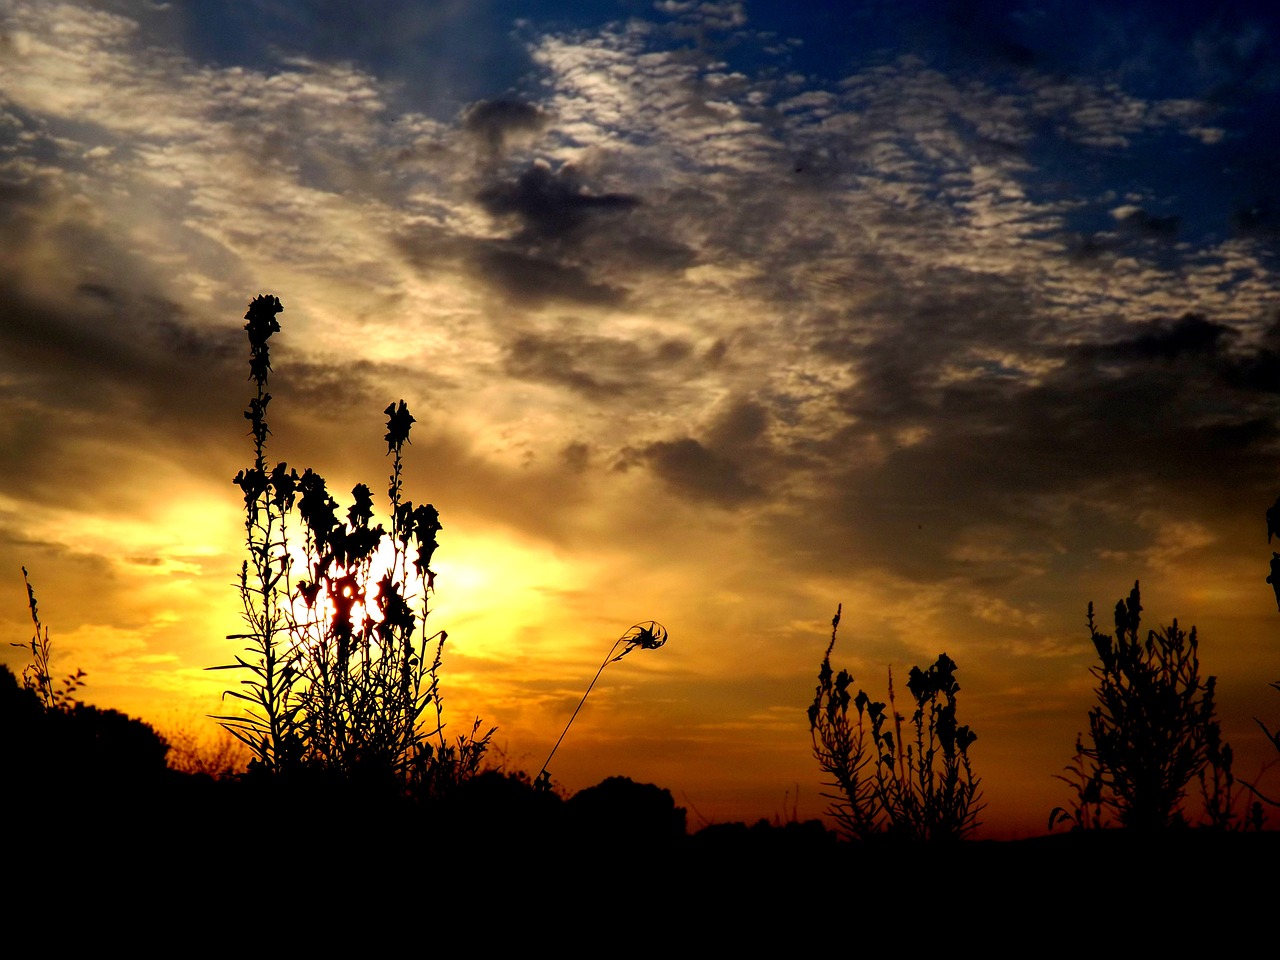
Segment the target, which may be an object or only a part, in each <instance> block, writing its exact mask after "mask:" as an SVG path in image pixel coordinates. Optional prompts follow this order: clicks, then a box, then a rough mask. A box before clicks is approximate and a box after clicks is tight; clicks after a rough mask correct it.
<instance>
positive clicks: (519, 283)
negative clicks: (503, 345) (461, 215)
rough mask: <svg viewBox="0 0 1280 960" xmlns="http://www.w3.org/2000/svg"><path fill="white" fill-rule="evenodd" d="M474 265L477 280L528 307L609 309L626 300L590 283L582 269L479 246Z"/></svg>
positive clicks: (617, 292) (614, 290) (618, 291)
mask: <svg viewBox="0 0 1280 960" xmlns="http://www.w3.org/2000/svg"><path fill="white" fill-rule="evenodd" d="M473 263H474V267H475V268H476V270H477V272H478V273H479V274H480V276H481V277H482V278H484V279H486V280H488V281H490V282H491V283H493V285H494V286H496V287H497V288H498V290H500V291H501V292H502V293H503V294H504V295H505V296H506V297H507V298H508V299H510V300H513V301H516V302H519V303H523V304H526V305H528V306H539V305H541V304H544V303H547V302H549V301H566V302H569V303H579V304H585V305H592V306H604V307H608V306H616V305H618V304H620V303H622V301H623V300H624V299H625V298H626V294H625V292H624V291H623V290H621V289H619V288H617V287H612V286H609V285H608V284H604V283H594V282H592V280H591V279H590V277H589V275H588V274H587V271H586V270H585V269H583V268H582V267H579V266H574V265H565V264H560V263H556V262H555V261H553V260H548V259H545V258H542V257H536V256H530V255H527V254H524V253H520V252H518V251H515V250H510V249H501V248H498V247H494V246H481V247H478V248H477V256H476V258H475V260H474V262H473Z"/></svg>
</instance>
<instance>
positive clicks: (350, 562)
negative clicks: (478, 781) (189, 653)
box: [211, 296, 494, 793]
mask: <svg viewBox="0 0 1280 960" xmlns="http://www.w3.org/2000/svg"><path fill="white" fill-rule="evenodd" d="M282 309H283V308H282V306H281V304H280V301H279V300H278V299H276V298H275V297H272V296H260V297H257V298H255V299H254V300H253V302H252V303H251V304H250V305H249V310H248V312H247V313H246V314H245V320H246V323H245V331H246V333H247V334H248V337H249V345H250V362H249V369H250V377H249V378H250V379H251V380H253V381H254V383H255V385H256V393H255V395H254V397H252V398H251V399H250V401H249V408H248V410H246V411H245V414H244V416H245V419H247V420H248V421H249V422H250V424H251V433H252V436H253V444H254V461H253V465H252V466H251V467H249V468H248V469H245V470H242V471H240V473H239V474H237V476H236V478H235V483H236V485H237V486H239V487H240V489H241V491H242V493H243V495H244V506H245V545H246V549H247V551H248V555H249V556H248V559H247V560H245V561H244V563H243V565H242V567H241V572H240V583H239V592H240V598H241V605H242V608H243V616H244V619H245V622H246V624H247V626H248V630H247V632H245V633H241V634H233V635H231V636H229V637H228V639H237V640H247V641H248V647H247V648H246V650H245V653H246V654H247V655H248V656H247V657H246V656H237V657H236V658H235V662H234V663H231V664H226V665H224V666H221V667H214V668H211V669H232V670H239V671H243V672H245V673H247V674H248V676H247V677H246V679H244V680H242V681H241V689H239V690H229V691H227V695H228V696H230V697H232V698H235V699H238V700H240V701H241V702H242V703H244V704H245V705H246V709H245V711H244V712H243V713H242V714H237V715H225V716H221V717H218V718H217V719H219V720H220V721H221V722H222V724H223V725H224V726H225V727H226V729H228V730H229V731H230V732H231V733H232V734H234V735H235V736H236V737H237V738H238V739H239V740H240V741H241V742H243V743H244V744H245V745H246V746H248V747H249V749H250V750H251V751H252V752H253V760H252V762H251V764H250V768H251V770H261V771H266V772H272V773H280V772H287V771H290V770H295V769H303V768H306V769H310V770H321V771H325V772H328V773H332V774H337V775H339V776H341V777H342V778H345V779H349V780H360V781H364V782H371V783H374V782H377V783H381V784H383V785H387V786H391V785H394V786H395V787H396V788H398V789H408V790H409V791H411V792H418V791H424V792H427V793H435V792H439V791H441V790H444V789H447V788H448V787H449V785H451V784H454V783H456V782H457V781H458V780H460V779H464V778H466V777H468V776H470V775H471V774H473V773H474V772H475V771H476V770H477V769H478V767H479V765H480V762H481V759H482V757H483V755H484V752H485V750H486V748H487V746H488V743H489V739H490V737H491V736H492V734H493V732H494V731H493V729H490V730H489V731H488V732H487V733H483V734H482V733H481V732H480V730H481V722H480V720H479V719H478V718H477V720H476V721H475V724H474V725H473V726H472V728H471V731H470V732H469V733H464V734H462V735H460V736H458V737H457V738H455V739H454V741H452V742H450V741H449V740H448V739H447V738H446V737H445V733H444V727H445V723H444V718H443V712H442V701H441V695H440V685H439V674H440V668H441V662H442V657H443V651H444V644H445V641H446V639H447V637H448V635H447V634H446V633H445V632H444V631H438V632H435V633H429V632H428V629H427V617H428V614H429V612H430V611H429V605H428V601H429V597H430V595H431V593H432V592H433V590H434V587H435V572H434V571H433V570H432V569H431V559H432V556H433V555H434V553H435V550H436V548H437V546H438V544H437V541H436V534H437V533H438V532H439V531H440V529H441V524H440V518H439V514H438V513H437V511H436V509H435V507H433V506H432V505H430V504H421V505H414V504H413V503H412V502H411V501H409V500H407V499H405V497H404V493H403V489H404V477H403V454H404V447H405V445H406V444H408V443H409V431H410V428H411V426H412V425H413V423H414V422H415V420H414V417H413V416H412V414H410V412H409V410H408V407H407V406H406V405H405V402H404V401H403V400H401V401H400V402H399V404H394V403H393V404H391V405H389V406H388V407H387V408H386V411H385V413H386V415H387V427H386V430H387V432H386V435H385V437H384V440H385V441H386V444H387V454H388V455H389V456H392V458H393V461H392V469H391V476H390V479H389V481H388V487H387V496H388V500H389V517H390V523H391V529H390V531H388V530H386V529H385V528H384V527H383V525H382V524H380V523H375V522H374V510H373V497H372V495H371V493H370V491H369V488H368V487H367V486H366V485H365V484H357V485H356V486H355V488H354V489H353V490H352V502H351V505H350V506H349V507H348V508H347V509H346V511H345V512H340V508H339V505H338V503H337V501H335V500H334V499H333V497H332V496H331V495H330V494H329V491H328V489H327V486H326V482H325V480H324V478H323V477H322V476H321V475H320V474H318V473H316V472H315V471H313V470H310V469H307V470H305V471H304V472H303V473H302V474H301V475H299V474H298V472H297V471H296V470H295V469H291V468H290V467H289V466H288V464H286V463H277V464H276V465H274V466H272V467H268V461H267V458H266V453H265V448H266V439H267V437H268V436H269V435H270V432H271V431H270V429H269V427H268V424H267V408H268V405H269V404H270V402H271V394H270V393H269V392H268V391H267V383H268V378H269V375H270V372H271V360H270V346H269V340H270V338H271V336H272V335H273V334H275V333H277V332H279V330H280V324H279V322H278V321H277V320H276V315H277V314H278V313H280V312H281V310H282ZM295 564H300V565H301V566H302V570H301V571H300V572H298V573H297V575H296V576H295Z"/></svg>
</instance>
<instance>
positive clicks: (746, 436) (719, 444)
mask: <svg viewBox="0 0 1280 960" xmlns="http://www.w3.org/2000/svg"><path fill="white" fill-rule="evenodd" d="M768 425H769V412H768V410H766V409H765V408H764V406H762V405H761V404H759V403H757V402H755V401H754V400H738V401H736V402H735V403H733V404H731V405H730V406H729V407H728V409H726V410H725V411H724V412H723V413H722V414H721V415H720V416H719V417H717V418H716V420H715V421H714V422H713V423H712V424H711V427H710V428H709V429H708V431H707V443H708V445H710V446H711V447H712V449H716V450H737V449H741V448H743V447H746V446H750V445H751V444H754V443H755V442H756V441H758V440H759V439H760V438H761V436H762V435H763V434H764V431H765V428H766V427H767V426H768Z"/></svg>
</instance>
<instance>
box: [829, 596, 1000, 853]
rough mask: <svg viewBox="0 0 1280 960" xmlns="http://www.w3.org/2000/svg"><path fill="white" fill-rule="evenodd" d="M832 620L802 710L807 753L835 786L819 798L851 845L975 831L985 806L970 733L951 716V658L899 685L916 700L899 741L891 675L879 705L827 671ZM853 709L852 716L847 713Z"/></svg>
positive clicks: (844, 674) (845, 677) (836, 620)
mask: <svg viewBox="0 0 1280 960" xmlns="http://www.w3.org/2000/svg"><path fill="white" fill-rule="evenodd" d="M839 624H840V608H837V609H836V615H835V616H834V617H833V618H832V620H831V642H830V643H829V644H827V652H826V655H825V656H824V657H823V658H822V667H821V668H820V670H819V672H818V686H817V689H816V690H815V692H814V698H813V703H812V705H811V706H810V707H809V733H810V736H811V738H812V741H813V753H814V757H815V758H816V759H817V761H818V764H819V766H821V767H822V770H823V772H824V773H826V774H828V775H829V776H831V777H832V778H833V779H832V780H831V781H830V782H829V784H828V785H829V786H832V787H835V788H836V789H837V790H838V792H837V793H826V794H824V796H825V797H827V798H828V799H830V800H832V801H833V802H832V806H831V808H830V813H831V815H832V816H833V818H834V819H835V820H836V822H837V823H838V824H839V826H840V828H841V830H842V831H843V832H844V833H845V834H846V835H847V836H849V837H851V838H854V839H859V840H867V839H871V838H872V837H875V836H878V835H880V834H889V835H892V836H898V837H903V838H908V839H916V840H950V839H959V838H961V837H963V836H965V835H967V834H968V833H969V832H971V831H972V830H973V829H974V828H975V827H977V826H978V820H977V816H978V813H979V812H981V810H982V808H983V806H984V804H983V803H982V802H981V792H980V790H979V783H980V781H979V779H978V778H977V777H975V776H974V775H973V768H972V766H971V764H970V762H969V747H970V746H971V745H972V744H973V742H974V741H975V740H976V739H977V734H975V733H974V732H973V731H972V730H970V729H969V727H967V726H962V725H960V724H959V723H958V722H957V720H956V694H957V693H958V692H959V690H960V685H959V684H958V683H957V682H956V679H955V671H956V664H955V661H954V660H952V659H951V658H950V657H948V656H947V655H946V654H945V653H943V654H939V656H938V659H937V661H936V662H935V663H934V664H933V665H932V666H931V667H929V668H928V669H927V670H921V669H920V668H919V667H912V668H911V672H910V674H909V676H908V679H907V689H908V690H909V691H910V692H911V695H912V698H913V699H914V700H915V702H916V709H915V711H914V712H913V713H912V715H911V724H912V726H913V727H914V729H915V738H914V742H913V743H904V742H903V739H902V720H903V717H902V716H901V715H900V714H899V713H897V711H896V710H895V698H894V692H893V673H892V671H891V672H890V674H889V703H888V705H887V709H886V704H884V703H877V702H873V701H872V700H871V698H870V697H868V696H867V694H866V693H864V692H863V691H862V690H859V691H858V692H857V694H856V695H853V694H851V693H850V690H849V688H850V687H851V686H852V684H853V676H852V675H851V674H850V673H849V672H848V671H847V670H841V671H840V673H839V674H836V673H835V672H834V671H833V670H832V668H831V651H832V649H833V648H834V647H835V643H836V629H837V628H838V626H839ZM851 704H852V705H853V707H854V709H855V711H856V714H857V716H856V719H853V718H850V716H849V706H850V705H851ZM890 723H891V724H892V729H888V726H889V724H890Z"/></svg>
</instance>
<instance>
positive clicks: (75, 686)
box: [10, 567, 85, 710]
mask: <svg viewBox="0 0 1280 960" xmlns="http://www.w3.org/2000/svg"><path fill="white" fill-rule="evenodd" d="M22 582H23V583H24V584H26V587H27V609H28V610H30V612H31V622H32V623H34V624H35V625H36V632H35V634H34V635H33V636H32V637H31V640H30V641H28V642H27V643H11V644H10V646H14V647H19V648H22V649H26V650H30V651H31V663H29V664H28V665H27V666H26V667H24V668H23V670H22V685H23V687H25V688H26V689H27V690H30V691H31V692H32V693H34V694H35V695H36V696H37V697H39V698H40V702H41V703H42V704H43V705H44V708H45V709H46V710H71V709H73V708H74V707H75V705H76V697H75V694H76V691H77V690H79V689H80V688H81V687H82V686H84V676H85V673H84V671H83V670H76V672H75V673H72V674H68V675H67V676H66V677H64V678H63V680H62V684H61V686H54V682H53V675H52V669H51V667H50V665H49V656H50V652H51V650H50V644H49V628H48V627H46V626H42V625H41V623H40V611H39V608H38V607H37V605H36V592H35V589H34V588H33V587H32V586H31V579H30V577H29V575H28V574H27V568H26V567H23V568H22Z"/></svg>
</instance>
